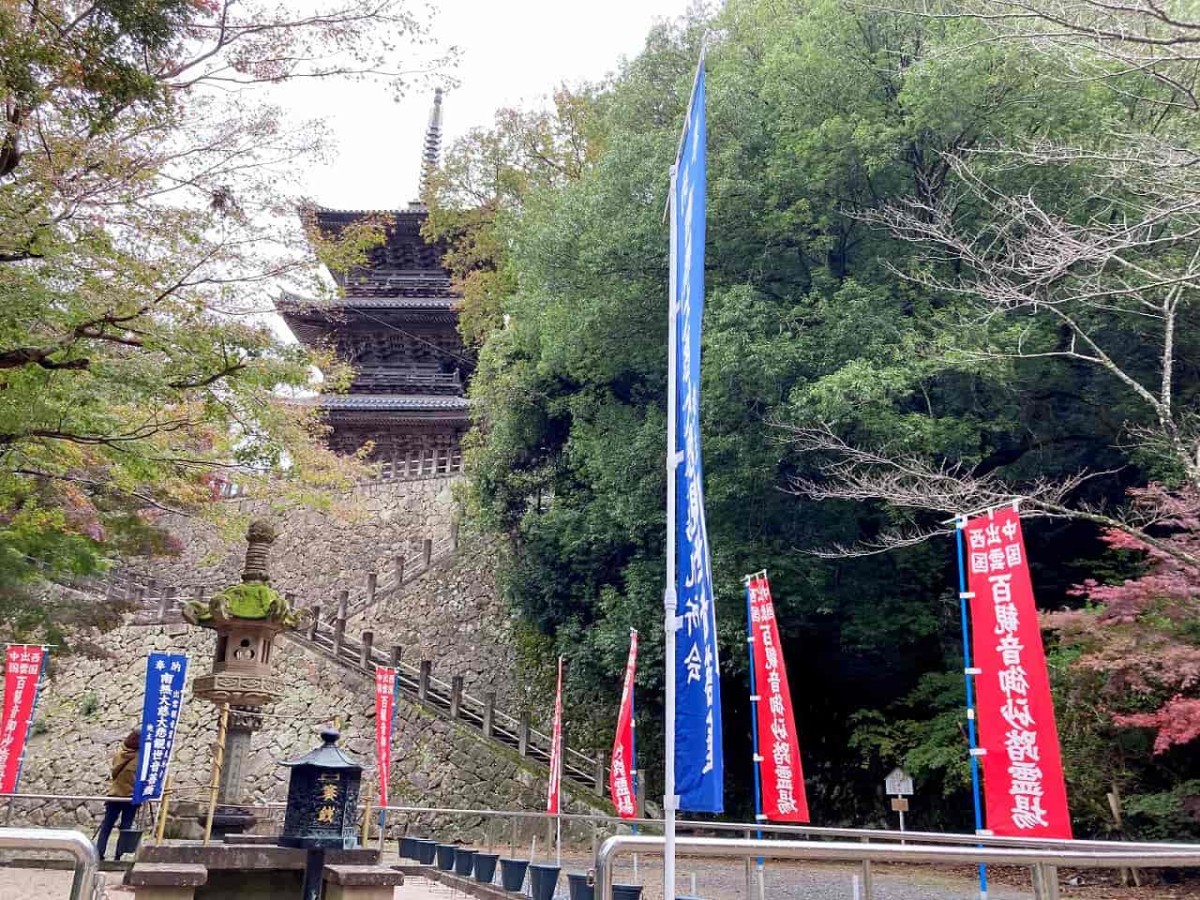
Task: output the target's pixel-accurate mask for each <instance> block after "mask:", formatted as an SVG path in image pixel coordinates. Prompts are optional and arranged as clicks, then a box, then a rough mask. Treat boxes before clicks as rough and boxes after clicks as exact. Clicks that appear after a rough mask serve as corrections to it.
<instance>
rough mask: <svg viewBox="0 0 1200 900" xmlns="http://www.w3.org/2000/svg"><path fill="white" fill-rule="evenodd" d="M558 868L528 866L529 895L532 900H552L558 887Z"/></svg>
mask: <svg viewBox="0 0 1200 900" xmlns="http://www.w3.org/2000/svg"><path fill="white" fill-rule="evenodd" d="M558 873H559V868H558V866H539V865H535V864H532V863H531V864H530V866H529V893H530V896H532V897H533V900H554V889H555V888H556V887H558Z"/></svg>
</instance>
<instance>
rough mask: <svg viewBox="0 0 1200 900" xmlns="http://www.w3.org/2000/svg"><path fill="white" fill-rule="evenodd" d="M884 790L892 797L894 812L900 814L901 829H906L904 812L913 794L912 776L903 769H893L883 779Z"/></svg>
mask: <svg viewBox="0 0 1200 900" xmlns="http://www.w3.org/2000/svg"><path fill="white" fill-rule="evenodd" d="M883 789H884V791H885V792H886V793H887V794H888V796H890V797H891V798H892V812H895V813H898V814H899V816H900V830H901V831H903V830H904V814H905V813H906V812H908V798H909V797H911V796H912V792H913V781H912V776H911V775H909V774H908V773H907V772H905V771H904V770H903V769H900V768H896V769H893V770H892V772H891V774H890V775H888V777H887V778H885V779H884V780H883Z"/></svg>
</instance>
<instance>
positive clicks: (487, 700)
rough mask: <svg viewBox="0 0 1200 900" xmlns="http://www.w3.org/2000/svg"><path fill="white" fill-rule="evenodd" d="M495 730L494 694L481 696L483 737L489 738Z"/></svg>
mask: <svg viewBox="0 0 1200 900" xmlns="http://www.w3.org/2000/svg"><path fill="white" fill-rule="evenodd" d="M495 728H496V692H495V691H488V692H487V693H486V694H484V695H483V736H484V737H491V736H492V733H493V731H495Z"/></svg>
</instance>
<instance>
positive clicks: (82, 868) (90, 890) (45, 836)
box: [0, 828, 104, 900]
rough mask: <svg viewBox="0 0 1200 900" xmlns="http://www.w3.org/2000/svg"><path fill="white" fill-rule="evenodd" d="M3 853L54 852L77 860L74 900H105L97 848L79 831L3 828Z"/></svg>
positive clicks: (0, 843) (0, 847) (0, 838)
mask: <svg viewBox="0 0 1200 900" xmlns="http://www.w3.org/2000/svg"><path fill="white" fill-rule="evenodd" d="M0 850H50V851H55V852H61V853H69V854H71V856H73V857H74V858H75V877H74V879H73V880H72V882H71V900H101V898H102V897H103V895H104V882H103V880H102V879H101V876H100V857H99V855H98V854H97V853H96V847H95V846H94V845H93V844H92V842H91V841H89V840H88V839H87V838H86V837H84V836H83V835H82V834H80V833H79V832H78V831H69V830H67V829H65V828H0Z"/></svg>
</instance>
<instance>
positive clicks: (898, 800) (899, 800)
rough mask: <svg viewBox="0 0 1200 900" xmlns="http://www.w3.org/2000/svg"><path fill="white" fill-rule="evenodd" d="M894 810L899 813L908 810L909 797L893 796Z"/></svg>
mask: <svg viewBox="0 0 1200 900" xmlns="http://www.w3.org/2000/svg"><path fill="white" fill-rule="evenodd" d="M892 812H898V813H902V812H908V798H907V797H893V798H892Z"/></svg>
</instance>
